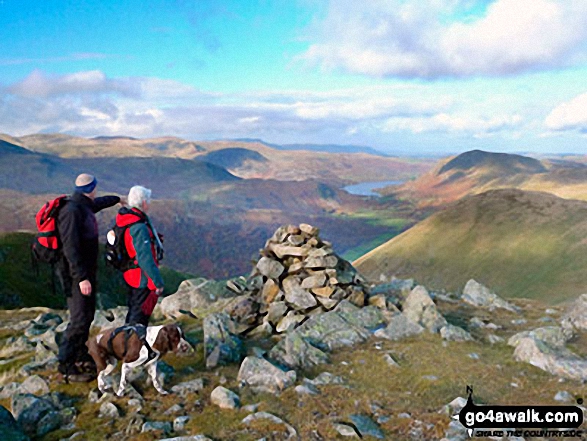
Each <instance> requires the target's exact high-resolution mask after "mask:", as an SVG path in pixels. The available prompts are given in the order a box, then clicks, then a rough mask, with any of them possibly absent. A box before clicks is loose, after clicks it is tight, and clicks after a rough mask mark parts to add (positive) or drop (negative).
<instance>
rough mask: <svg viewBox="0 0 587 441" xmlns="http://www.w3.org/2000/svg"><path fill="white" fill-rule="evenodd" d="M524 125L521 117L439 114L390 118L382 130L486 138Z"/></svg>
mask: <svg viewBox="0 0 587 441" xmlns="http://www.w3.org/2000/svg"><path fill="white" fill-rule="evenodd" d="M522 123H523V118H522V117H521V116H520V115H501V116H492V117H484V116H472V115H464V114H446V113H439V114H437V115H434V116H431V117H426V118H390V119H389V120H387V121H386V122H385V123H384V124H383V126H382V130H384V131H389V132H395V131H399V130H408V131H410V132H412V133H424V132H447V133H466V134H470V135H472V136H476V137H482V136H483V137H484V136H489V135H491V134H494V133H497V132H501V131H505V130H512V129H515V128H517V127H519V126H520V125H521V124H522Z"/></svg>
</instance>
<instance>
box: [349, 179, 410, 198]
mask: <svg viewBox="0 0 587 441" xmlns="http://www.w3.org/2000/svg"><path fill="white" fill-rule="evenodd" d="M403 183H404V181H376V182H361V183H360V184H353V185H347V186H346V187H343V190H345V191H346V192H347V193H350V194H356V195H358V196H381V195H380V194H379V193H376V192H375V191H373V190H376V189H378V188H383V187H387V186H388V185H401V184H403Z"/></svg>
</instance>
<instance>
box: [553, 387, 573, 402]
mask: <svg viewBox="0 0 587 441" xmlns="http://www.w3.org/2000/svg"><path fill="white" fill-rule="evenodd" d="M554 400H555V401H562V402H566V403H570V402H573V401H575V397H573V396H572V395H571V394H570V393H568V392H567V391H566V390H562V391H559V392H557V393H556V395H555V396H554Z"/></svg>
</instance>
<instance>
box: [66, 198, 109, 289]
mask: <svg viewBox="0 0 587 441" xmlns="http://www.w3.org/2000/svg"><path fill="white" fill-rule="evenodd" d="M118 202H120V198H119V197H118V196H103V197H99V198H95V199H94V200H93V201H92V200H91V199H90V198H88V197H87V196H84V195H83V194H82V193H77V192H76V193H74V194H73V195H72V196H71V197H70V198H68V199H67V202H66V203H65V206H64V207H63V208H62V209H61V210H60V211H59V215H58V218H57V229H58V231H59V237H60V239H61V243H62V245H63V255H64V257H65V259H66V260H67V263H68V264H69V273H70V275H71V278H72V279H73V281H74V282H75V283H79V282H81V281H82V280H90V281H91V282H94V281H95V279H96V272H97V269H98V252H99V250H98V222H97V221H96V216H95V213H97V212H99V211H100V210H103V209H104V208H108V207H112V206H113V205H116V204H117V203H118Z"/></svg>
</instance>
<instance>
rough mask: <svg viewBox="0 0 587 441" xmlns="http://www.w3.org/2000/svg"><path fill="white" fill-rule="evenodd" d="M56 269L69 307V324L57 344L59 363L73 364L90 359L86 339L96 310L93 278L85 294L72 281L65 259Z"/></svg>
mask: <svg viewBox="0 0 587 441" xmlns="http://www.w3.org/2000/svg"><path fill="white" fill-rule="evenodd" d="M56 271H57V277H58V278H59V281H60V282H61V287H62V288H63V292H64V293H65V295H66V297H67V308H68V309H69V324H68V325H67V329H66V330H65V336H64V338H63V340H62V341H61V345H60V346H59V355H58V359H59V363H60V364H62V365H73V364H75V362H77V361H91V360H92V358H91V356H90V355H89V354H88V348H87V346H86V341H88V337H89V334H90V326H91V325H92V321H93V320H94V313H95V312H96V281H95V278H94V280H90V283H91V284H92V293H91V294H90V295H89V296H85V295H83V294H82V293H81V291H80V289H79V284H78V283H74V282H73V281H72V279H71V276H70V274H69V266H68V264H67V262H66V261H61V262H59V263H58V264H57V267H56Z"/></svg>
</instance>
